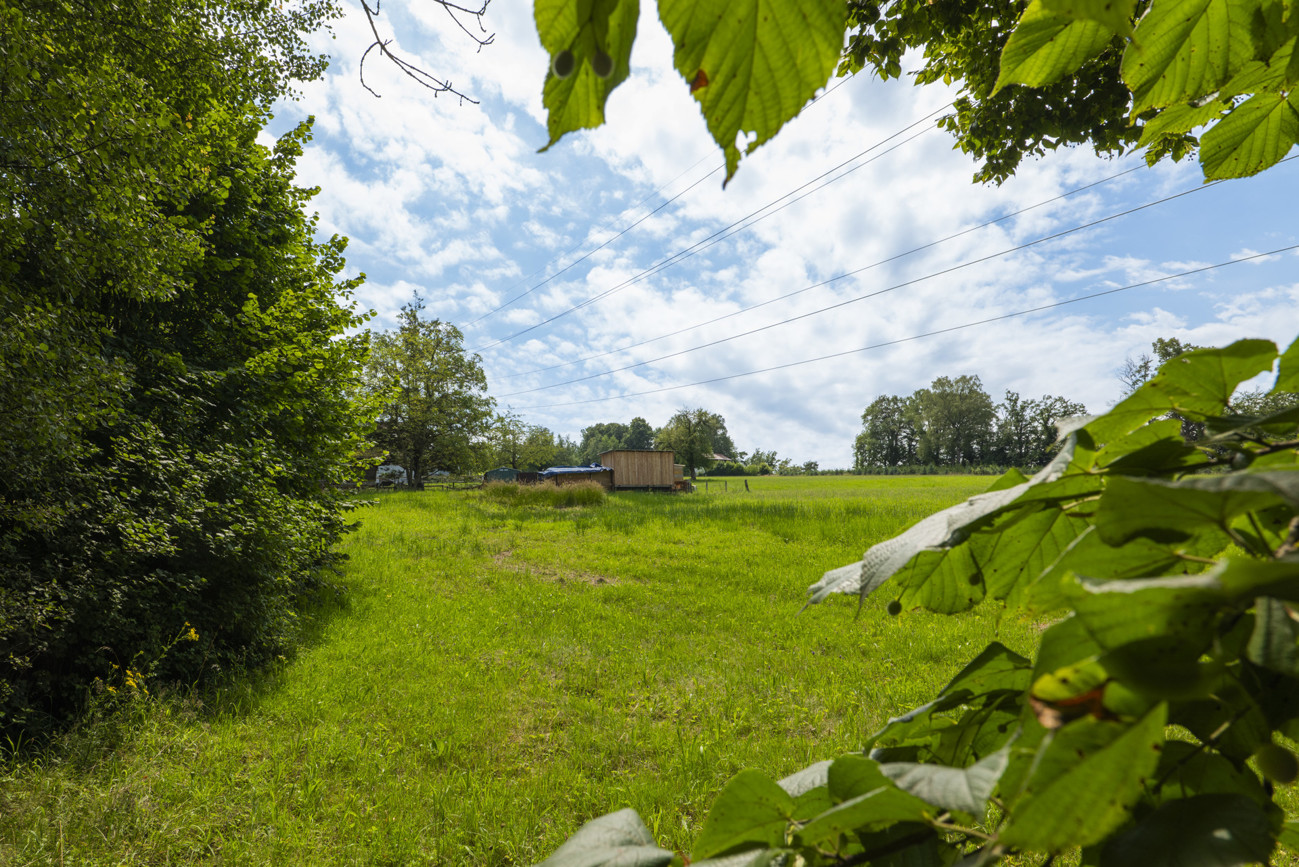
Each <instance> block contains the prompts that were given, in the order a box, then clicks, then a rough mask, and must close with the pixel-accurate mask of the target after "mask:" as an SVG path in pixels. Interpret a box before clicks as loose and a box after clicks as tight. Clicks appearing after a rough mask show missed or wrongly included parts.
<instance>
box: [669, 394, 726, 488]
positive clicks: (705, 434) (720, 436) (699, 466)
mask: <svg viewBox="0 0 1299 867" xmlns="http://www.w3.org/2000/svg"><path fill="white" fill-rule="evenodd" d="M730 439H731V438H730V435H729V434H727V433H726V419H724V418H722V417H721V416H720V415H718V414H717V413H715V412H709V411H708V410H706V409H704V408H702V407H696V408H695V409H680V410H677V412H676V414H675V415H673V416H672V418H670V419H668V423H667V424H665V425H664V426H663V427H661V428H659V430H658V431H656V432H655V434H654V448H656V449H660V450H664V451H671V452H673V453H674V454H675V460H676V462H677V463H678V464H682V465H683V466H685V468H686V469H687V471H689V473H690V478H691V479H694V478H695V477H696V476H697V471H698V470H708V469H710V468H711V467H712V466H713V465H714V464H715V463H716V460H715V459H714V458H713V455H714V454H715V453H716V451H717V445H718V443H719V442H722V441H723V440H724V441H725V442H726V443H729V442H730Z"/></svg>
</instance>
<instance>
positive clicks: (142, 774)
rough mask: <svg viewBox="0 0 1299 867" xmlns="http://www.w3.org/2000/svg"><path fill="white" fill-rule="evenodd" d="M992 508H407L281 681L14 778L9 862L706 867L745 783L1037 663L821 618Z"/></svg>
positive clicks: (992, 633)
mask: <svg viewBox="0 0 1299 867" xmlns="http://www.w3.org/2000/svg"><path fill="white" fill-rule="evenodd" d="M989 481H990V480H989V479H985V478H952V477H946V478H939V477H924V478H888V479H883V478H879V479H861V478H852V477H817V478H810V479H800V478H792V479H776V478H767V479H756V480H751V481H750V486H751V488H752V489H753V490H752V492H750V493H747V494H746V493H744V492H743V489H742V483H741V484H739V485H736V484H734V483H732V484H731V485H730V488H731V490H730V491H729V492H727V493H721V492H718V491H716V489H714V492H713V493H709V494H697V495H693V496H663V495H648V494H642V495H637V494H631V495H627V494H620V495H618V496H616V497H612V498H610V499H609V500H608V501H607V502H606V503H604V504H603V505H597V506H587V507H581V508H572V509H554V508H549V507H519V506H510V505H505V504H502V503H500V502H498V501H496V500H493V499H492V498H490V497H487V496H484V495H482V494H480V493H477V492H473V493H423V494H386V495H384V496H382V497H381V498H380V499H379V501H378V504H377V505H375V506H373V507H370V508H367V509H365V510H364V511H362V512H361V513H360V518H361V527H360V529H359V531H358V532H357V533H356V534H354V535H352V536H351V537H350V538H349V540H348V543H347V549H348V553H349V554H350V555H351V558H352V559H351V562H350V564H349V566H348V568H347V571H346V574H345V575H344V576H343V577H342V578H341V579H340V584H341V585H342V587H343V589H344V590H345V595H344V596H343V597H342V601H341V602H339V603H335V604H328V603H326V604H323V605H322V607H321V609H320V610H319V612H318V613H317V614H316V623H315V625H314V629H313V632H314V637H313V640H312V641H311V643H310V644H309V645H308V646H307V647H305V648H304V649H303V651H302V652H301V653H300V654H299V655H298V656H297V657H296V658H294V659H292V660H288V661H286V662H285V663H284V665H283V666H282V667H281V668H280V670H278V671H276V672H274V673H272V674H271V675H269V676H264V677H262V678H260V679H258V680H257V682H256V683H245V684H243V685H241V686H240V687H237V688H233V689H230V690H228V691H226V692H225V693H224V694H222V695H221V696H219V697H217V698H216V699H214V700H212V699H210V700H209V703H208V705H207V706H203V707H199V706H198V703H197V702H196V700H194V699H192V698H190V699H184V698H181V697H176V696H173V697H172V698H170V699H162V700H159V699H156V698H155V699H150V700H147V701H140V702H137V703H136V704H135V705H134V706H133V708H132V709H131V710H132V712H130V713H128V714H127V715H126V717H125V718H124V719H123V720H122V721H120V722H119V723H117V724H107V723H102V724H100V725H99V726H97V727H90V728H89V729H87V730H86V731H85V732H83V733H81V734H80V735H75V736H73V737H70V738H69V739H68V741H67V742H66V743H65V744H64V745H63V746H62V748H61V749H60V750H59V751H55V752H52V753H50V754H47V755H46V756H44V757H43V758H40V759H37V760H30V761H26V762H23V763H18V764H11V765H10V766H9V767H8V768H7V769H6V770H5V775H4V777H3V779H2V780H0V863H5V864H11V863H12V864H47V863H48V864H115V863H140V864H146V863H159V864H161V863H168V864H174V863H230V864H244V863H249V864H271V863H275V864H418V863H429V864H489V865H497V864H527V863H532V862H534V861H537V860H540V859H541V858H542V857H544V856H545V855H546V854H547V853H549V852H550V851H552V850H553V849H554V848H555V847H557V846H558V845H559V843H561V842H562V841H563V840H564V839H565V838H566V837H567V836H568V835H569V834H571V833H572V832H573V831H574V830H575V829H576V828H577V827H578V826H579V825H580V824H581V823H582V822H584V821H586V820H587V819H590V818H592V817H593V816H596V815H599V814H601V813H605V812H608V811H611V810H615V809H619V808H621V807H626V806H630V807H634V808H635V809H637V810H638V811H639V812H640V814H641V816H642V817H643V818H644V819H645V821H646V822H647V824H648V825H649V826H650V828H651V830H653V831H654V833H655V835H656V836H657V837H658V838H659V840H660V841H661V842H662V844H663V845H666V846H670V847H676V848H686V847H688V845H689V843H690V841H691V839H692V838H693V836H694V834H695V833H696V832H697V830H698V824H699V822H700V821H701V819H702V816H703V814H704V812H705V810H706V808H707V806H708V804H709V803H710V802H711V801H712V799H713V797H714V796H715V795H716V793H717V791H718V790H719V789H720V787H721V786H722V785H723V784H724V783H725V781H726V780H727V779H728V778H729V777H730V776H731V775H732V774H734V773H735V772H736V771H738V770H740V769H741V768H745V767H756V768H759V769H762V770H764V771H766V772H769V773H771V774H773V775H776V776H781V775H784V774H787V773H790V772H792V771H794V770H796V769H798V768H801V767H803V766H806V765H808V764H810V763H812V762H814V761H817V760H819V759H822V758H827V757H831V756H834V755H836V754H840V753H843V752H846V751H849V750H852V749H854V748H858V747H859V746H860V745H861V744H862V743H863V741H864V740H865V739H866V738H867V736H868V735H869V734H870V733H871V732H872V731H874V730H875V729H876V728H878V727H879V726H880V725H881V724H882V723H883V722H884V721H885V720H886V719H887V718H888V717H890V716H893V715H896V714H898V713H900V712H902V711H904V710H907V709H909V708H910V707H912V706H914V705H917V704H920V703H923V702H924V701H926V700H928V699H930V698H932V697H933V695H934V694H935V693H936V692H937V690H938V689H939V688H940V687H941V685H942V683H943V682H945V681H946V680H947V679H948V678H950V677H951V675H953V674H954V673H955V672H956V671H957V670H958V669H959V667H960V665H961V664H962V662H963V661H965V660H968V659H969V658H971V657H973V656H974V655H975V654H976V653H977V651H978V650H979V649H980V648H982V646H983V645H984V644H985V643H987V642H988V641H989V640H991V639H992V638H993V637H997V638H999V639H1000V640H1001V641H1003V642H1005V643H1007V644H1009V645H1011V646H1012V647H1015V648H1017V649H1020V650H1026V649H1027V647H1028V646H1029V644H1030V641H1031V634H1032V626H1031V625H1029V624H1025V623H1021V622H1019V621H1017V620H1013V619H1011V618H1007V619H1006V620H1005V621H1003V622H1001V623H1000V624H998V622H997V619H996V617H997V612H996V610H995V609H994V608H993V607H992V606H989V607H987V608H986V609H981V610H979V611H976V612H975V613H974V614H971V615H967V616H961V617H949V618H944V617H934V616H931V615H928V614H924V613H921V612H905V613H904V614H903V615H902V616H900V617H895V618H890V617H888V616H887V615H886V614H885V613H884V603H885V602H886V601H887V599H881V600H871V601H869V602H868V603H867V604H866V606H865V607H864V609H863V611H862V613H861V616H860V618H856V617H855V613H856V601H855V600H852V599H847V598H844V599H842V600H836V601H835V602H834V604H830V605H826V606H822V607H820V608H816V609H812V610H809V611H807V612H804V613H803V614H801V615H800V614H799V613H798V611H799V608H800V607H801V605H802V604H803V600H804V596H805V589H806V587H807V585H809V584H811V583H812V582H813V581H815V580H816V579H817V578H818V577H819V576H820V574H821V573H822V572H823V571H824V570H826V569H829V568H832V567H836V566H840V565H843V564H844V563H847V562H851V561H852V560H853V559H856V558H857V557H859V556H860V554H861V552H862V551H863V550H864V549H865V547H866V546H867V545H869V544H871V543H873V542H876V541H879V540H881V539H883V538H885V537H887V536H889V535H892V534H895V533H897V532H898V531H900V530H902V529H903V528H904V527H906V526H907V525H908V524H910V523H913V522H914V521H915V520H917V519H919V518H920V517H923V516H925V515H927V514H930V513H932V512H933V511H935V510H937V509H939V508H942V507H944V506H947V505H950V504H951V503H954V502H956V501H958V500H960V499H961V498H963V497H966V496H969V495H970V494H973V493H976V492H977V491H980V490H982V489H984V488H985V487H986V486H987V484H988V483H989ZM155 692H156V690H155Z"/></svg>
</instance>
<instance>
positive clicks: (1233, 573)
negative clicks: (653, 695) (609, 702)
mask: <svg viewBox="0 0 1299 867" xmlns="http://www.w3.org/2000/svg"><path fill="white" fill-rule="evenodd" d="M1278 364H1279V372H1278V375H1277V378H1276V381H1275V385H1274V387H1273V393H1274V394H1283V393H1289V392H1292V391H1294V390H1296V389H1299V342H1296V344H1294V345H1292V346H1291V347H1290V348H1289V349H1288V350H1286V351H1285V352H1284V353H1282V354H1278V351H1277V347H1276V346H1275V345H1273V344H1272V343H1270V342H1268V341H1264V340H1244V341H1240V342H1238V343H1235V344H1232V345H1231V346H1228V347H1226V348H1223V349H1199V350H1194V351H1191V352H1188V353H1185V354H1183V355H1180V356H1178V357H1176V358H1173V359H1172V360H1170V361H1169V362H1168V363H1166V364H1165V365H1164V366H1163V367H1162V368H1161V369H1160V371H1159V373H1158V374H1157V375H1156V376H1155V377H1153V378H1152V379H1151V380H1149V381H1148V382H1146V383H1145V384H1144V385H1142V386H1141V387H1140V388H1138V389H1137V390H1136V391H1134V392H1133V393H1132V394H1130V395H1129V396H1128V397H1127V398H1125V399H1124V400H1123V401H1121V402H1120V403H1119V404H1118V405H1116V406H1115V407H1114V408H1113V409H1111V410H1110V411H1109V412H1108V413H1106V414H1104V415H1102V416H1098V417H1091V418H1082V419H1075V420H1073V421H1072V422H1070V423H1068V424H1066V425H1065V428H1064V431H1063V438H1064V444H1063V447H1062V449H1061V451H1060V453H1059V454H1058V456H1057V457H1056V459H1055V460H1054V461H1053V462H1052V463H1051V464H1050V465H1049V466H1047V467H1046V468H1044V469H1043V470H1042V471H1041V472H1040V473H1038V474H1037V475H1035V476H1033V477H1032V478H1025V477H1024V476H1023V475H1021V474H1019V473H1017V472H1015V471H1012V472H1010V473H1008V474H1007V475H1006V476H1004V477H1003V478H1002V479H1000V480H999V481H998V482H997V483H996V484H994V485H993V486H992V488H991V489H990V490H989V491H988V492H987V493H984V494H980V495H978V496H975V497H973V498H971V499H970V500H968V501H966V502H964V503H961V504H959V505H957V506H955V507H953V508H951V509H948V510H946V511H944V512H940V513H938V514H936V515H933V516H931V517H929V518H927V519H925V520H923V521H921V522H920V523H918V524H916V525H915V526H914V527H912V528H911V529H910V530H908V531H906V532H905V533H903V534H902V535H900V536H898V537H896V538H894V539H891V540H888V541H886V542H883V543H881V544H879V545H876V546H875V547H873V548H872V549H871V550H869V551H867V552H866V554H865V556H864V557H863V558H862V560H861V561H860V562H858V563H853V564H851V565H849V566H846V567H843V568H841V569H837V570H833V571H831V572H829V573H827V574H826V575H825V576H824V577H823V578H822V580H821V581H819V582H818V583H817V584H815V585H813V587H812V588H811V591H810V592H811V602H814V603H815V602H820V601H822V600H824V599H826V598H829V597H830V596H832V595H834V594H837V593H849V594H858V595H860V596H865V595H866V594H870V593H887V594H889V595H891V596H892V598H893V604H891V605H890V607H889V608H890V611H891V612H901V611H905V610H906V609H910V608H925V609H928V610H931V611H937V612H943V613H957V612H961V611H965V610H968V609H969V608H970V607H972V606H974V605H977V604H979V603H981V602H984V601H986V600H990V599H991V600H996V601H998V602H1000V603H1002V604H1004V605H1006V606H1009V607H1012V608H1013V609H1015V610H1017V611H1024V612H1030V613H1034V612H1035V613H1036V616H1038V617H1041V618H1042V619H1043V620H1044V621H1045V622H1047V623H1049V625H1048V626H1047V627H1046V628H1045V630H1044V631H1043V633H1042V636H1041V641H1040V644H1039V646H1038V648H1037V650H1036V653H1035V656H1034V658H1033V659H1028V658H1025V657H1022V656H1019V655H1018V654H1015V653H1013V652H1011V651H1010V650H1008V649H1007V648H1006V647H1004V646H1002V645H1000V644H998V643H993V644H991V645H989V646H988V647H987V648H985V649H984V650H983V651H982V652H981V653H980V654H979V655H978V656H977V657H976V658H974V659H973V660H971V661H970V662H969V663H968V664H967V665H966V666H965V667H964V668H963V669H962V670H961V672H960V673H959V674H957V675H956V677H955V678H953V680H952V681H951V682H950V683H948V684H947V686H946V687H944V689H943V690H942V691H941V692H940V693H939V695H938V696H936V697H935V699H934V700H933V701H932V702H930V703H928V704H926V705H924V706H922V707H919V708H917V709H915V710H914V711H912V712H910V713H908V714H906V715H904V716H902V717H898V718H896V719H893V720H891V721H890V722H889V723H888V724H887V725H886V726H885V727H884V728H883V729H881V730H880V731H879V732H877V733H876V734H875V735H874V736H873V737H872V738H871V740H870V742H869V743H868V744H867V745H866V748H865V749H864V750H863V752H862V753H860V754H852V755H847V756H842V757H840V758H837V759H834V760H833V761H827V762H821V763H819V764H817V765H813V766H812V767H810V768H808V769H806V770H804V771H801V772H799V773H797V774H794V775H793V776H791V777H788V778H786V779H783V780H779V781H777V780H772V779H769V778H767V777H766V776H765V775H763V774H761V773H759V772H757V771H745V772H743V773H741V774H740V775H739V776H737V777H735V778H734V779H733V780H732V781H731V782H730V783H729V784H728V785H727V786H726V788H725V789H724V790H723V791H722V793H721V794H720V795H719V796H718V799H717V801H716V803H715V804H714V806H713V808H712V810H711V812H710V813H709V815H708V817H707V818H706V819H705V821H704V825H703V828H702V830H701V832H700V835H699V838H698V839H697V841H696V843H695V847H694V851H693V852H692V853H690V854H691V857H692V859H693V860H691V861H690V862H689V863H692V864H695V865H699V864H717V865H721V864H726V865H759V864H806V865H849V864H944V865H946V864H955V863H957V862H958V861H960V863H962V864H976V863H977V864H987V863H995V862H996V861H998V860H1000V859H1002V858H1004V857H1005V856H1008V855H1013V854H1015V853H1021V852H1036V853H1045V854H1049V855H1054V854H1058V853H1062V852H1066V851H1070V850H1077V849H1081V850H1082V858H1083V863H1084V864H1095V865H1107V867H1108V865H1118V867H1125V865H1134V867H1135V865H1151V864H1178V863H1213V864H1217V865H1233V864H1248V863H1258V862H1263V861H1266V860H1268V859H1269V858H1270V857H1271V853H1272V852H1273V850H1274V849H1275V848H1276V846H1277V845H1278V842H1279V843H1280V844H1282V845H1291V843H1292V841H1293V839H1294V837H1293V836H1292V834H1293V832H1292V831H1290V830H1289V827H1288V826H1287V824H1286V822H1285V816H1284V814H1283V812H1282V810H1281V809H1280V808H1279V807H1278V806H1277V805H1276V803H1275V802H1274V799H1273V795H1274V786H1275V785H1279V784H1282V783H1289V782H1293V780H1294V778H1295V776H1296V773H1295V771H1296V770H1297V769H1296V767H1295V766H1294V757H1293V755H1292V754H1290V752H1289V750H1288V748H1287V747H1286V746H1285V744H1286V743H1288V741H1289V739H1295V738H1296V737H1299V624H1297V622H1296V621H1297V616H1296V611H1295V606H1296V605H1297V604H1299V438H1296V434H1299V410H1295V409H1288V410H1284V411H1281V412H1276V413H1272V414H1270V415H1266V416H1261V417H1260V416H1251V415H1241V414H1239V413H1237V412H1236V411H1235V410H1234V409H1233V407H1232V404H1231V399H1232V396H1233V395H1234V394H1235V393H1236V391H1237V389H1238V387H1239V386H1240V385H1241V384H1242V383H1244V382H1246V381H1248V380H1250V379H1252V378H1254V377H1255V376H1258V375H1259V374H1262V373H1265V372H1267V371H1269V370H1272V369H1273V368H1274V366H1277V365H1278ZM1173 414H1175V416H1176V417H1173ZM1184 422H1191V423H1194V424H1196V425H1201V426H1202V430H1203V434H1202V435H1200V436H1199V437H1198V438H1197V439H1195V440H1194V441H1188V440H1187V439H1185V438H1184V436H1183V434H1182V426H1183V423H1184ZM1210 856H1211V857H1210ZM1187 858H1192V860H1191V861H1187V860H1186V859H1187ZM1205 858H1210V860H1204V859H1205ZM961 859H966V860H961ZM1197 859H1198V860H1197ZM545 863H546V865H548V867H573V865H578V864H581V865H587V867H593V865H600V864H615V863H616V864H644V865H667V864H680V863H684V861H683V856H682V855H680V854H676V853H672V852H667V851H664V850H661V849H658V848H657V847H656V846H655V845H654V842H653V840H652V839H651V838H650V836H649V834H648V832H647V831H645V829H644V826H643V825H642V824H641V823H640V821H639V819H638V818H636V816H635V814H634V813H631V812H630V811H623V812H621V813H616V814H613V815H612V816H606V817H604V818H602V819H597V820H595V821H594V822H592V823H590V824H588V825H587V826H586V827H585V828H583V829H582V830H581V831H579V833H578V834H577V835H576V836H574V837H573V839H572V840H570V841H569V843H568V844H566V845H565V846H564V847H563V848H562V849H561V850H560V851H558V852H556V853H555V854H554V855H553V856H552V857H551V858H550V859H548V860H547V861H546V862H545Z"/></svg>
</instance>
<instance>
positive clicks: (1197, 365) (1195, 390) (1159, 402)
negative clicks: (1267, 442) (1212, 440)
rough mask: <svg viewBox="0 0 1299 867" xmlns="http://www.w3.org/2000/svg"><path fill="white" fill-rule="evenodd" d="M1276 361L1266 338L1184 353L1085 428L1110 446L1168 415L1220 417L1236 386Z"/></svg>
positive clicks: (1100, 442)
mask: <svg viewBox="0 0 1299 867" xmlns="http://www.w3.org/2000/svg"><path fill="white" fill-rule="evenodd" d="M1275 360H1276V344H1274V343H1272V342H1271V341H1270V340H1238V341H1236V342H1235V343H1233V344H1231V345H1230V346H1226V347H1223V348H1221V349H1197V350H1194V351H1192V352H1187V353H1184V354H1182V355H1179V356H1177V357H1176V358H1173V359H1170V360H1169V361H1167V362H1165V363H1164V364H1163V365H1162V366H1161V367H1160V368H1159V373H1158V374H1156V375H1155V376H1154V377H1153V378H1152V379H1150V380H1149V381H1148V382H1146V383H1144V384H1143V385H1142V386H1141V387H1140V388H1138V389H1137V390H1136V391H1134V392H1133V393H1132V394H1130V395H1128V396H1127V397H1126V398H1124V399H1123V400H1121V401H1120V402H1119V403H1118V405H1117V406H1115V407H1114V408H1113V409H1111V410H1110V411H1109V412H1107V413H1105V414H1104V415H1102V416H1100V417H1099V418H1096V419H1093V420H1091V421H1090V422H1088V423H1087V427H1086V428H1085V430H1086V432H1087V433H1088V434H1090V435H1091V437H1092V439H1093V440H1094V441H1095V442H1096V443H1098V444H1100V445H1107V444H1108V445H1113V443H1114V441H1115V440H1117V439H1118V438H1120V437H1122V436H1126V435H1128V434H1130V433H1132V432H1133V431H1135V430H1137V429H1138V428H1140V427H1141V426H1143V425H1144V424H1146V423H1147V422H1149V421H1150V420H1151V419H1153V418H1155V417H1157V416H1161V415H1163V414H1165V413H1167V412H1177V413H1179V414H1181V415H1184V416H1187V417H1190V418H1192V419H1193V420H1199V419H1201V418H1204V417H1206V416H1217V415H1221V414H1222V412H1223V410H1224V409H1225V408H1226V407H1227V404H1228V403H1229V402H1230V401H1231V396H1232V395H1233V394H1235V393H1236V389H1237V388H1238V387H1240V384H1241V383H1242V382H1245V381H1246V380H1249V379H1252V378H1253V377H1255V376H1257V375H1258V374H1260V373H1263V372H1264V371H1266V370H1270V369H1271V368H1272V364H1273V362H1274V361H1275ZM1141 445H1142V446H1144V445H1145V443H1144V442H1142V443H1141ZM1134 450H1135V449H1134Z"/></svg>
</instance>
